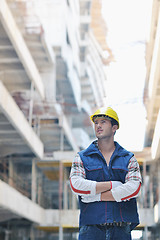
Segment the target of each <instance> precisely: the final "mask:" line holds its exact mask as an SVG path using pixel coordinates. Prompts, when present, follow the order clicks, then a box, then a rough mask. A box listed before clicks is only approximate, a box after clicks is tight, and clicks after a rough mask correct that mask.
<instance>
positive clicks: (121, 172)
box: [112, 166, 128, 183]
mask: <svg viewBox="0 0 160 240" xmlns="http://www.w3.org/2000/svg"><path fill="white" fill-rule="evenodd" d="M127 173H128V168H125V167H124V168H123V167H121V166H120V167H118V166H112V179H113V180H116V181H121V182H122V183H124V182H125V177H126V174H127Z"/></svg>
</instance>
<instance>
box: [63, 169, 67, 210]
mask: <svg viewBox="0 0 160 240" xmlns="http://www.w3.org/2000/svg"><path fill="white" fill-rule="evenodd" d="M63 203H64V209H65V210H66V209H68V176H67V169H66V168H64V190H63Z"/></svg>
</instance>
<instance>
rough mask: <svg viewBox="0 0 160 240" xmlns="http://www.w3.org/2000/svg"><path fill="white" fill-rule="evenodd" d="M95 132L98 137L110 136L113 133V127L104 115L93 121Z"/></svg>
mask: <svg viewBox="0 0 160 240" xmlns="http://www.w3.org/2000/svg"><path fill="white" fill-rule="evenodd" d="M94 124H95V134H96V137H97V138H98V139H103V138H110V137H112V136H113V135H114V132H115V129H114V126H115V125H114V126H112V124H111V121H110V120H109V119H106V118H105V117H101V118H97V119H95V121H94Z"/></svg>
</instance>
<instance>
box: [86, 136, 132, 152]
mask: <svg viewBox="0 0 160 240" xmlns="http://www.w3.org/2000/svg"><path fill="white" fill-rule="evenodd" d="M114 144H115V146H116V148H115V150H114V156H126V155H128V153H129V152H128V151H127V150H126V149H124V148H123V147H122V146H121V145H119V144H118V143H117V142H116V141H115V142H114ZM95 153H96V154H99V153H100V151H99V149H98V144H97V140H95V141H93V142H92V143H91V144H90V145H89V147H88V148H87V149H86V150H84V155H85V156H89V155H92V154H95Z"/></svg>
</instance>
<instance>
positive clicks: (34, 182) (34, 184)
mask: <svg viewBox="0 0 160 240" xmlns="http://www.w3.org/2000/svg"><path fill="white" fill-rule="evenodd" d="M36 195H37V171H36V161H35V159H33V160H32V195H31V197H32V201H33V202H36Z"/></svg>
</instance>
